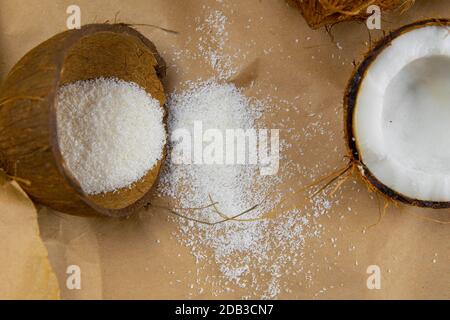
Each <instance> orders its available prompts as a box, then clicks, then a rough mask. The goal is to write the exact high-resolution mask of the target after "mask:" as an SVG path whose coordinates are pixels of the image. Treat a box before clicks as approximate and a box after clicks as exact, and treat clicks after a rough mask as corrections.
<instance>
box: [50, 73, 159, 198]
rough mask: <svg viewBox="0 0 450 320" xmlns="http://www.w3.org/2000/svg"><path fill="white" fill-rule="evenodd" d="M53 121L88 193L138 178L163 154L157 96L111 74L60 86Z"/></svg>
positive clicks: (66, 157)
mask: <svg viewBox="0 0 450 320" xmlns="http://www.w3.org/2000/svg"><path fill="white" fill-rule="evenodd" d="M57 121H58V140H59V146H60V149H61V154H62V156H63V158H64V160H65V161H66V163H67V165H68V167H69V169H70V171H71V172H72V174H73V175H74V176H75V177H76V178H77V180H78V181H79V183H80V185H81V188H82V189H83V190H84V192H86V193H87V194H98V193H103V192H110V191H115V190H117V189H119V188H123V187H127V186H130V185H131V184H132V183H133V182H135V181H138V180H139V179H140V178H142V177H143V176H144V175H145V174H146V173H147V171H148V170H150V169H151V168H153V166H154V165H155V164H156V163H157V161H158V160H160V159H161V156H162V150H163V148H164V145H165V143H166V130H165V127H164V124H163V110H162V108H161V107H160V103H159V101H158V100H156V99H154V98H152V97H151V96H149V95H148V94H147V92H146V91H145V90H144V89H142V88H141V87H139V86H138V85H136V84H134V83H130V82H126V81H123V80H118V79H114V78H98V79H94V80H86V81H77V82H74V83H70V84H67V85H65V86H63V87H61V88H60V89H59V90H58V94H57Z"/></svg>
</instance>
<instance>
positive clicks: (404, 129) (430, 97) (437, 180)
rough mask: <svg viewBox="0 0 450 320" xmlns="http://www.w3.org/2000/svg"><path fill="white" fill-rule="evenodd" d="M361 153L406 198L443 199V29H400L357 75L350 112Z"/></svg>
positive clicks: (449, 139)
mask: <svg viewBox="0 0 450 320" xmlns="http://www.w3.org/2000/svg"><path fill="white" fill-rule="evenodd" d="M353 126H354V129H353V130H354V137H355V139H356V144H357V147H358V150H359V152H360V157H361V159H362V161H363V162H364V164H365V165H366V166H367V168H368V169H369V170H370V171H371V173H372V174H373V175H374V176H375V177H376V178H377V179H378V180H379V181H380V182H381V183H383V184H384V185H386V186H388V187H389V188H391V189H392V190H394V191H396V192H398V193H400V194H402V195H404V196H407V197H409V198H412V199H416V200H422V201H439V202H443V201H450V29H449V28H448V27H444V26H442V27H441V26H426V27H421V28H418V29H414V30H411V31H409V32H406V33H404V34H402V35H400V36H399V37H397V38H395V39H394V40H393V41H392V44H391V45H390V46H389V45H388V46H386V48H385V49H384V50H383V51H382V52H381V53H380V54H379V55H378V57H377V58H376V59H375V60H374V61H373V62H372V64H371V65H370V66H369V67H368V70H366V74H365V76H364V78H363V80H362V81H361V85H360V89H359V92H358V96H357V100H356V105H355V110H354V114H353Z"/></svg>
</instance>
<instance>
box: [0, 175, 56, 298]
mask: <svg viewBox="0 0 450 320" xmlns="http://www.w3.org/2000/svg"><path fill="white" fill-rule="evenodd" d="M0 204H1V205H0V239H1V240H0V257H1V258H0V299H27V300H28V299H58V298H59V285H58V282H57V280H56V276H55V274H54V272H53V270H52V267H51V266H50V262H49V259H48V253H47V248H46V247H45V245H44V243H43V241H42V239H41V237H40V234H39V225H38V221H37V211H36V208H35V206H34V205H33V203H32V201H31V200H30V199H29V198H28V196H27V195H26V194H25V192H24V191H23V190H22V189H21V188H20V187H19V185H18V184H17V183H16V182H15V181H11V180H9V179H8V178H7V177H6V176H5V175H4V174H3V173H1V172H0Z"/></svg>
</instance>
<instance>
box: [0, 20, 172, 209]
mask: <svg viewBox="0 0 450 320" xmlns="http://www.w3.org/2000/svg"><path fill="white" fill-rule="evenodd" d="M165 70H166V64H165V63H164V60H163V59H162V58H161V57H160V55H159V54H158V52H157V50H156V47H155V46H154V44H153V43H152V42H150V41H149V40H148V39H147V38H145V37H144V36H143V35H141V34H140V33H139V32H138V31H136V30H134V29H133V28H131V27H129V26H127V25H125V24H91V25H86V26H83V27H82V28H81V29H79V30H70V31H66V32H63V33H60V34H58V35H56V36H54V37H52V38H50V39H49V40H47V41H45V42H43V43H42V44H40V45H39V46H37V47H35V48H34V49H32V50H31V51H30V52H29V53H27V54H26V55H25V56H24V57H23V58H22V59H21V60H20V61H19V62H18V63H17V64H16V65H15V66H14V67H13V68H12V70H11V71H10V73H9V74H8V76H7V79H6V80H5V82H4V83H3V84H2V86H1V87H0V166H2V168H3V169H4V170H5V171H6V173H7V174H9V175H10V176H13V177H18V178H20V179H17V182H18V183H19V184H20V185H21V187H22V188H23V189H24V190H25V191H26V192H27V194H28V195H29V196H30V197H31V198H32V199H33V200H34V201H36V202H38V203H40V204H43V205H46V206H49V207H51V208H53V209H55V210H58V211H61V212H65V213H69V214H74V215H82V216H86V215H96V214H101V215H106V216H113V217H123V216H127V215H129V214H131V213H132V212H134V211H135V210H137V209H139V208H141V207H143V206H144V205H146V204H148V203H149V201H150V197H151V195H152V189H153V187H154V185H155V182H156V181H157V179H158V175H159V171H160V167H161V163H162V161H163V160H164V159H162V160H160V161H159V162H158V163H157V164H156V165H155V167H154V168H153V169H151V170H150V171H149V172H148V173H147V174H146V175H145V176H144V177H143V178H142V179H141V180H139V181H138V182H136V183H135V184H134V185H133V186H131V187H130V188H123V189H120V190H117V191H115V192H109V193H104V194H100V195H95V196H90V195H86V194H85V193H84V192H83V191H82V189H81V187H80V184H79V183H78V181H77V180H76V179H75V177H74V176H73V175H72V174H71V173H70V171H69V170H68V167H67V165H66V163H65V162H64V159H63V158H62V156H61V153H60V150H59V146H58V137H57V125H56V107H55V95H56V92H57V90H58V88H59V86H61V85H64V84H66V83H70V82H73V81H78V80H88V79H92V78H97V77H117V78H120V79H122V80H126V81H133V82H135V83H137V84H138V85H140V86H141V87H143V88H144V89H145V90H146V91H147V92H148V93H149V94H151V95H152V96H153V97H154V98H156V99H158V100H159V101H160V104H161V106H164V104H165V95H164V88H163V86H162V83H161V81H160V80H161V79H162V77H163V76H164V75H165ZM164 155H165V150H164ZM23 180H26V181H28V182H29V183H24V182H23Z"/></svg>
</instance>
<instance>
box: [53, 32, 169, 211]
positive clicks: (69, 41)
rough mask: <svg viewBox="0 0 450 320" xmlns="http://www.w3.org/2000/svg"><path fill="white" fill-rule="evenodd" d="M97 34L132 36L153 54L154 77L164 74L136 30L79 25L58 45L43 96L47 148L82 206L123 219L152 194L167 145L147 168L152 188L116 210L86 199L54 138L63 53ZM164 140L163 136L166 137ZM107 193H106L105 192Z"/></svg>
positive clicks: (162, 63) (161, 61)
mask: <svg viewBox="0 0 450 320" xmlns="http://www.w3.org/2000/svg"><path fill="white" fill-rule="evenodd" d="M99 32H113V33H123V34H126V35H128V36H131V37H134V38H135V39H138V40H140V41H142V43H143V44H144V45H145V46H146V47H147V48H148V49H149V50H150V52H151V53H152V54H153V55H154V57H155V59H156V61H157V66H155V71H156V74H157V77H158V79H159V80H160V81H161V80H162V78H163V77H164V76H165V72H166V63H165V61H164V59H163V58H162V57H161V56H160V55H159V53H158V51H157V49H156V46H155V45H154V44H153V42H151V41H150V40H149V39H147V38H146V37H145V36H143V35H142V34H141V33H140V32H138V31H137V30H135V29H133V28H131V27H130V26H129V25H127V24H123V23H120V24H87V25H84V26H82V27H81V28H80V29H77V30H73V33H72V34H71V35H69V36H68V37H67V38H66V39H65V40H64V43H63V45H62V47H63V50H61V51H60V53H58V54H56V55H55V58H54V59H55V60H54V65H55V66H56V71H57V72H56V77H55V80H54V86H53V87H52V90H51V91H50V92H49V93H48V94H47V96H46V103H47V104H48V106H49V110H50V112H49V126H50V134H51V137H50V147H51V149H52V154H53V157H54V159H55V163H56V166H57V169H58V171H59V172H60V174H61V175H62V176H63V178H64V179H65V181H66V182H67V183H68V184H69V186H70V187H72V188H73V189H74V190H75V192H76V193H77V195H78V197H80V199H81V200H82V201H83V202H84V203H86V204H87V205H88V206H89V207H90V208H92V209H93V210H94V211H96V212H98V213H99V214H102V215H105V216H109V217H126V216H129V215H131V214H132V213H133V212H135V211H136V210H138V209H140V208H142V207H143V206H144V205H146V204H148V203H149V202H150V199H151V197H152V195H153V192H154V190H155V187H156V185H157V182H158V180H159V177H160V173H161V166H162V164H163V163H164V161H165V158H166V152H167V143H166V144H165V145H164V148H163V150H162V157H161V159H160V160H158V161H157V162H156V163H155V165H154V166H153V167H152V168H150V169H149V171H150V170H154V169H155V168H156V169H157V174H156V177H155V180H154V181H153V184H152V186H151V187H150V188H149V189H148V191H147V192H145V193H144V194H143V195H142V196H141V197H140V198H139V199H137V200H136V201H135V202H133V203H131V204H129V205H128V206H126V207H123V208H119V209H112V208H105V207H102V206H100V205H98V204H97V203H95V202H94V201H93V200H91V199H90V196H89V195H88V194H86V193H85V192H84V191H83V190H82V188H81V185H80V183H79V182H78V180H77V179H76V178H75V176H74V175H73V174H72V173H71V172H70V170H69V168H68V166H67V164H66V162H65V161H64V158H63V157H62V154H61V152H60V148H59V143H58V136H57V119H56V103H55V102H56V90H57V89H58V88H59V84H60V81H61V74H62V72H61V70H62V68H63V66H64V61H65V59H66V56H67V54H68V53H69V52H70V48H71V47H72V46H73V45H74V44H75V43H76V42H77V41H79V40H80V39H82V38H84V37H86V36H89V35H92V34H95V33H99ZM161 108H163V110H164V119H163V122H164V123H166V120H167V112H166V108H165V105H162V106H161ZM166 138H167V137H166ZM125 188H133V184H132V185H130V186H129V187H125ZM108 193H109V192H108Z"/></svg>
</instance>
